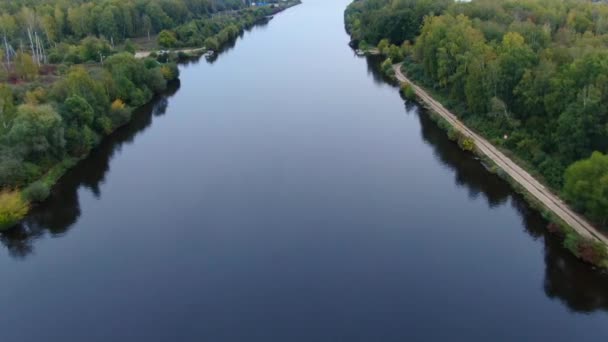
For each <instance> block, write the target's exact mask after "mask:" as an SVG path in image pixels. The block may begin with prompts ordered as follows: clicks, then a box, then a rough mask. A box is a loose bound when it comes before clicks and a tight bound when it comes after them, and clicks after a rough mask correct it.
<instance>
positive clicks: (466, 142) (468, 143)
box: [458, 137, 475, 152]
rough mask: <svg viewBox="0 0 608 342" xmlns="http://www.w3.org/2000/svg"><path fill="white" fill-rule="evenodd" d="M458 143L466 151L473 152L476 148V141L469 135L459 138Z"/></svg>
mask: <svg viewBox="0 0 608 342" xmlns="http://www.w3.org/2000/svg"><path fill="white" fill-rule="evenodd" d="M458 145H459V146H460V148H462V149H463V150H465V151H469V152H473V151H474V150H475V141H473V139H471V138H469V137H466V138H462V139H460V140H458Z"/></svg>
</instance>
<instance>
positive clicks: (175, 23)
mask: <svg viewBox="0 0 608 342" xmlns="http://www.w3.org/2000/svg"><path fill="white" fill-rule="evenodd" d="M271 3H272V2H271ZM274 3H275V4H274V5H273V4H270V5H267V6H263V7H255V8H253V7H251V6H250V4H249V2H247V1H241V0H125V1H116V0H99V1H80V0H63V1H55V0H52V1H51V0H16V1H8V2H2V3H0V13H2V14H0V46H1V47H2V49H0V230H1V229H6V228H10V227H11V226H13V225H15V224H16V223H17V222H19V221H20V219H21V218H23V217H24V216H25V215H26V214H27V212H28V210H29V208H30V206H31V205H32V204H33V203H36V202H39V201H42V200H44V199H45V198H46V197H48V195H49V194H50V189H51V187H52V186H53V185H54V183H55V182H56V181H57V180H58V179H59V177H61V175H63V173H65V171H66V170H67V169H69V168H70V167H72V166H73V165H75V163H76V162H77V161H78V160H80V159H82V158H83V157H85V156H87V155H88V153H89V151H90V150H91V149H92V148H93V147H95V146H96V145H97V144H98V143H99V142H100V140H101V139H102V138H103V137H104V136H105V135H108V134H110V133H112V132H113V131H114V130H115V129H116V128H118V127H119V126H121V125H123V124H125V123H127V122H128V121H129V120H130V118H131V114H132V111H133V109H134V108H137V107H139V106H141V105H143V104H145V103H147V102H148V101H150V99H151V98H152V97H153V96H154V94H158V93H161V92H163V91H164V90H165V89H166V87H167V83H168V82H171V81H173V80H176V79H177V78H178V76H179V73H178V68H177V65H176V64H175V62H174V61H175V59H169V60H168V59H167V58H165V57H163V58H158V59H155V58H146V59H141V60H140V59H136V58H135V57H134V56H133V53H134V51H135V49H136V48H137V46H136V45H135V43H134V42H133V41H132V40H131V39H134V40H137V39H138V38H139V39H140V40H142V39H143V40H144V41H152V40H153V39H155V40H156V41H155V42H154V43H153V44H154V45H160V46H163V47H180V46H200V45H206V47H207V48H208V49H218V48H220V47H221V46H222V45H223V44H225V43H226V42H228V41H229V40H230V39H233V38H235V37H236V36H237V35H238V34H240V33H241V32H242V31H243V29H244V28H246V27H248V26H251V25H253V24H254V23H255V22H256V21H258V20H261V19H263V18H265V17H266V16H268V15H269V14H272V13H275V12H277V11H279V10H281V9H282V8H284V7H285V6H287V5H292V4H293V2H290V3H287V4H285V3H283V4H282V5H280V6H279V5H278V4H276V1H274ZM153 36H154V37H153Z"/></svg>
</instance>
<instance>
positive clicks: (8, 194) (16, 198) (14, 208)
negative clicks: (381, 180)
mask: <svg viewBox="0 0 608 342" xmlns="http://www.w3.org/2000/svg"><path fill="white" fill-rule="evenodd" d="M28 210H29V204H28V203H27V202H26V201H25V200H24V199H23V198H22V197H21V194H20V193H19V192H18V191H8V190H4V191H2V192H0V230H3V229H8V228H10V227H12V226H14V225H16V224H17V223H19V221H21V219H23V218H24V217H25V215H26V214H27V212H28Z"/></svg>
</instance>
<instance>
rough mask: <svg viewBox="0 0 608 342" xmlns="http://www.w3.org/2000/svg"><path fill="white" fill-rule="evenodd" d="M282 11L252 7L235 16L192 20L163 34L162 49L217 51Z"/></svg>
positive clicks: (228, 13)
mask: <svg viewBox="0 0 608 342" xmlns="http://www.w3.org/2000/svg"><path fill="white" fill-rule="evenodd" d="M277 10H280V7H276V8H275V7H270V6H261V7H251V8H248V9H245V10H240V11H236V12H227V13H218V14H216V15H213V16H212V17H209V18H202V19H193V20H190V21H188V22H187V23H185V24H182V25H179V26H177V27H175V28H173V29H167V30H163V31H161V32H160V34H159V36H158V42H159V45H161V46H164V47H184V46H186V47H192V46H205V47H206V48H208V49H211V50H217V49H218V48H219V47H220V46H222V45H223V44H225V43H227V42H228V41H230V40H232V39H234V38H236V36H237V35H239V34H240V33H241V32H242V31H243V30H244V29H245V28H248V27H250V26H252V25H253V24H255V23H256V22H258V21H260V20H263V19H264V18H265V17H266V16H268V15H271V14H273V13H274V12H275V11H277Z"/></svg>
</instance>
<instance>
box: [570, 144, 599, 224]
mask: <svg viewBox="0 0 608 342" xmlns="http://www.w3.org/2000/svg"><path fill="white" fill-rule="evenodd" d="M564 179H565V182H564V191H563V192H564V196H565V197H566V199H567V200H568V201H570V202H571V203H572V204H573V205H574V206H575V207H576V208H577V209H579V210H582V211H584V212H585V213H586V214H588V215H589V216H590V217H591V218H592V219H593V220H595V221H596V222H598V223H600V224H601V225H602V226H606V224H607V223H608V156H606V155H604V154H602V153H600V152H594V153H593V154H592V155H591V157H590V158H588V159H585V160H581V161H578V162H576V163H574V164H572V165H571V166H570V167H568V169H567V170H566V173H565V176H564Z"/></svg>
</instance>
